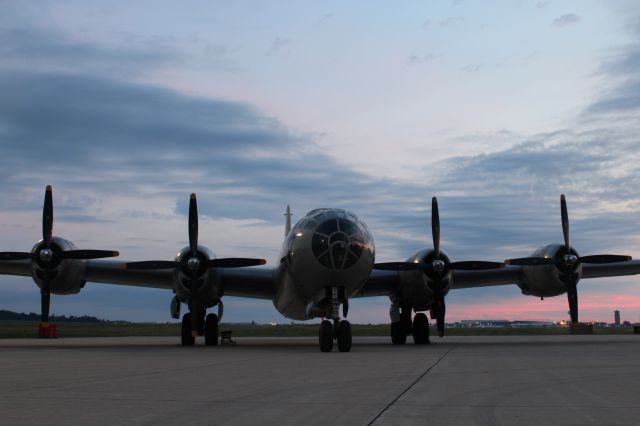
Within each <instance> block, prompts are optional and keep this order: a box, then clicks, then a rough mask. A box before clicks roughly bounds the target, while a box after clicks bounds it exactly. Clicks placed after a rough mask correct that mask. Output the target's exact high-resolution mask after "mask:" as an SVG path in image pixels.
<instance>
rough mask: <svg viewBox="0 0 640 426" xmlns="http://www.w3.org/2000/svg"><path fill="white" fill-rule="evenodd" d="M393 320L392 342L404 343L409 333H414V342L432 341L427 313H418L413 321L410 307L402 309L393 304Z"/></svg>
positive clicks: (418, 343)
mask: <svg viewBox="0 0 640 426" xmlns="http://www.w3.org/2000/svg"><path fill="white" fill-rule="evenodd" d="M394 308H395V309H394ZM394 319H395V320H396V321H394ZM391 321H392V322H391V342H392V343H393V344H394V345H404V344H405V343H406V342H407V334H409V333H411V334H412V335H413V343H415V344H416V345H428V344H429V343H431V342H430V340H429V320H428V319H427V316H426V315H425V314H423V313H421V312H419V313H417V314H416V315H415V316H414V317H413V322H412V321H411V308H410V307H403V308H402V310H400V308H399V307H395V306H393V305H392V307H391Z"/></svg>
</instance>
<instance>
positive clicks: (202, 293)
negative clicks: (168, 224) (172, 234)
mask: <svg viewBox="0 0 640 426" xmlns="http://www.w3.org/2000/svg"><path fill="white" fill-rule="evenodd" d="M190 257H191V249H190V248H189V247H188V246H187V247H184V248H183V249H182V250H180V251H179V252H178V254H177V255H176V257H175V261H176V262H180V263H181V264H183V265H185V264H186V260H187V259H188V258H190ZM215 258H216V256H215V254H214V253H213V252H212V251H211V250H209V249H208V248H207V247H204V246H200V245H199V246H198V259H199V260H200V264H201V265H202V266H201V267H200V269H199V270H198V273H197V275H198V280H197V285H196V293H197V296H198V299H199V300H200V301H201V302H202V303H204V305H205V307H207V308H210V307H212V306H215V305H216V304H217V303H218V301H219V300H220V297H222V294H221V290H222V288H221V286H220V275H219V274H217V273H216V270H215V268H207V267H206V266H205V264H206V262H207V260H209V259H215ZM173 291H174V293H175V294H176V296H177V297H178V299H179V300H180V301H182V302H185V303H186V302H187V301H188V300H189V297H190V295H191V276H190V275H189V274H188V271H187V270H186V265H185V267H182V268H176V269H175V272H174V275H173Z"/></svg>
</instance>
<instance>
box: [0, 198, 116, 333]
mask: <svg viewBox="0 0 640 426" xmlns="http://www.w3.org/2000/svg"><path fill="white" fill-rule="evenodd" d="M52 239H53V189H52V188H51V185H47V188H46V190H45V193H44V205H43V207H42V244H40V245H39V246H38V249H37V250H35V251H34V252H15V251H7V252H0V261H3V260H25V259H29V260H31V261H34V262H38V263H39V264H40V265H41V266H42V267H43V268H44V274H43V276H42V287H41V288H40V307H41V322H42V326H43V327H48V325H49V306H50V304H51V282H50V280H51V269H52V267H53V265H55V264H56V263H57V262H59V261H60V260H64V259H74V260H88V259H101V258H105V257H115V256H118V255H119V253H118V252H117V251H114V250H67V251H61V250H59V249H57V248H55V247H54V248H52V246H51V242H52Z"/></svg>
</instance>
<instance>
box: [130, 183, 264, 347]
mask: <svg viewBox="0 0 640 426" xmlns="http://www.w3.org/2000/svg"><path fill="white" fill-rule="evenodd" d="M188 226H189V257H188V258H186V257H185V258H184V259H182V260H181V261H171V260H145V261H141V262H127V263H122V265H121V267H122V269H137V270H154V269H177V268H183V269H184V270H185V272H186V274H187V275H188V276H189V294H190V303H189V309H190V310H191V334H192V335H193V337H196V336H197V334H198V330H199V329H200V316H201V315H199V314H198V309H199V306H200V304H199V300H198V294H197V290H198V278H199V277H200V272H201V271H202V268H205V269H208V268H242V267H246V266H257V265H264V264H265V263H266V260H264V259H252V258H244V257H228V258H223V259H207V260H204V259H201V258H200V257H199V256H198V201H197V199H196V194H193V193H192V194H191V197H190V199H189V223H188ZM218 303H222V301H219V302H218ZM219 313H220V315H222V306H221V305H220V306H219Z"/></svg>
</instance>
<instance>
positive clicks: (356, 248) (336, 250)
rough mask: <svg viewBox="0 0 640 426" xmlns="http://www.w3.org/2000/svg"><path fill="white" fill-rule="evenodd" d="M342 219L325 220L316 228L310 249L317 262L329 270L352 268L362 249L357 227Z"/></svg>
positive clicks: (359, 232)
mask: <svg viewBox="0 0 640 426" xmlns="http://www.w3.org/2000/svg"><path fill="white" fill-rule="evenodd" d="M341 216H342V217H340V218H336V217H333V218H331V219H327V220H325V221H324V222H322V223H320V225H319V226H318V227H317V228H316V230H315V233H314V234H313V238H312V239H311V247H312V250H313V254H314V256H315V257H316V258H317V259H318V261H319V262H320V263H321V264H322V265H324V266H326V267H327V268H330V269H347V268H349V267H351V266H353V265H354V264H355V263H356V262H357V261H358V259H359V258H360V256H361V255H362V250H363V247H364V238H363V236H362V232H361V231H360V229H359V228H358V226H357V225H356V224H355V223H354V222H352V221H350V220H349V219H345V218H344V217H346V216H345V215H344V214H343V215H341Z"/></svg>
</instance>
